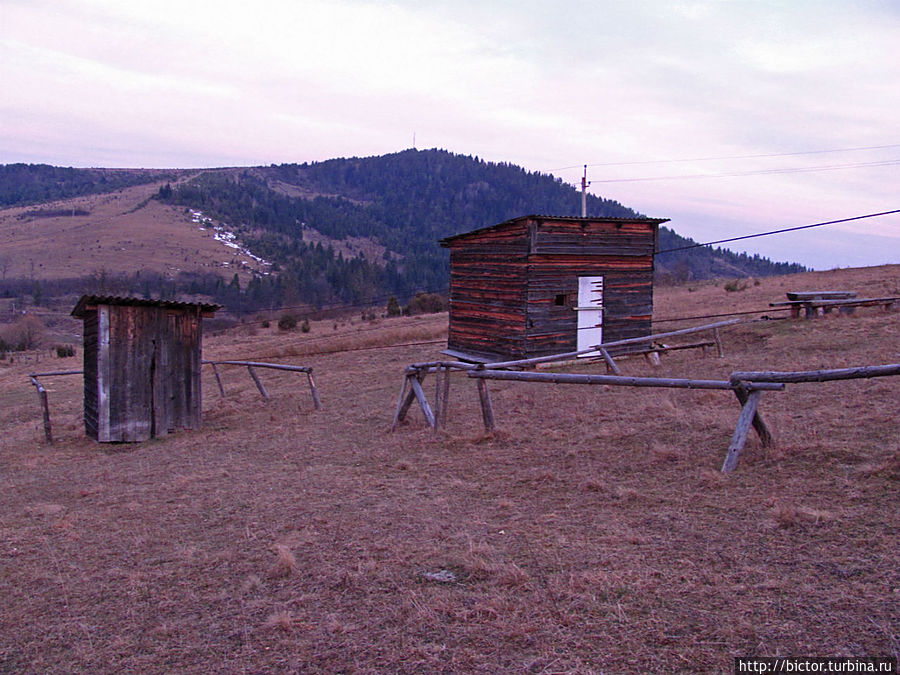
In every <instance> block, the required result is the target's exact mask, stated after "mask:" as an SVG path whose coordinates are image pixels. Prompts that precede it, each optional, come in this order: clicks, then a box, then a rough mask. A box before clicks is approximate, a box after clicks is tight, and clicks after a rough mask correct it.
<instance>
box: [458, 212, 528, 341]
mask: <svg viewBox="0 0 900 675" xmlns="http://www.w3.org/2000/svg"><path fill="white" fill-rule="evenodd" d="M526 234H527V233H526V229H525V226H524V223H523V224H518V226H516V225H513V226H511V227H508V228H503V229H498V230H496V231H487V232H484V233H481V234H480V235H479V236H478V238H477V240H476V241H466V242H465V244H463V243H462V242H453V243H451V245H450V332H449V338H448V341H447V344H448V347H449V348H450V349H456V350H459V351H463V352H466V353H469V354H483V355H490V354H510V355H517V356H518V355H524V345H525V304H526V288H527V279H526V272H527V263H528V240H527V236H526Z"/></svg>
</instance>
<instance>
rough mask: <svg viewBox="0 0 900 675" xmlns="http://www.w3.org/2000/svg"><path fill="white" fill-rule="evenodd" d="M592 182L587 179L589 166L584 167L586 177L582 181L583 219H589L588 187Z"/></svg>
mask: <svg viewBox="0 0 900 675" xmlns="http://www.w3.org/2000/svg"><path fill="white" fill-rule="evenodd" d="M588 185H590V181H588V179H587V164H585V165H584V176H583V177H582V179H581V217H582V218H587V187H588Z"/></svg>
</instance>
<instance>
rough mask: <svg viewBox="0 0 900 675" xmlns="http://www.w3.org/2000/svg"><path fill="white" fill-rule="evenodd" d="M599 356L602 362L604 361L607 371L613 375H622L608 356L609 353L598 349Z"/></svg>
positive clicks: (601, 348)
mask: <svg viewBox="0 0 900 675" xmlns="http://www.w3.org/2000/svg"><path fill="white" fill-rule="evenodd" d="M600 355H601V356H602V357H603V360H604V361H606V368H607V370H611V371H612V372H613V374H614V375H621V374H622V371H621V370H620V369H619V366H618V365H616V362H615V361H613V358H612V357H611V356H610V355H609V352H608V351H606V349H604V348H603V347H600Z"/></svg>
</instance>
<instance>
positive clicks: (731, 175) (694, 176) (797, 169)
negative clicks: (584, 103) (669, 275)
mask: <svg viewBox="0 0 900 675" xmlns="http://www.w3.org/2000/svg"><path fill="white" fill-rule="evenodd" d="M898 164H900V159H888V160H883V161H879V162H857V163H854V164H826V165H822V166H809V167H792V168H786V169H757V170H754V171H731V172H727V173H689V174H681V175H677V174H675V175H668V176H649V177H646V178H607V179H601V180H595V181H593V182H594V183H644V182H649V181H658V180H695V179H698V178H734V177H741V176H768V175H773V174H781V173H814V172H816V171H838V170H841V169H861V168H865V167H873V166H896V165H898Z"/></svg>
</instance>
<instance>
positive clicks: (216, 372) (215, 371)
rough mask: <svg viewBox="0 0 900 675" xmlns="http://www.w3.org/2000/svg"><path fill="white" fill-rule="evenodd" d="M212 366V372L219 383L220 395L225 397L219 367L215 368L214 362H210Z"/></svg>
mask: <svg viewBox="0 0 900 675" xmlns="http://www.w3.org/2000/svg"><path fill="white" fill-rule="evenodd" d="M210 363H212V362H210ZM212 367H213V373H214V374H215V376H216V382H217V383H218V385H219V393H220V394H221V395H222V398H225V387H223V386H222V378H221V377H219V369H218V368H216V364H215V363H212Z"/></svg>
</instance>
